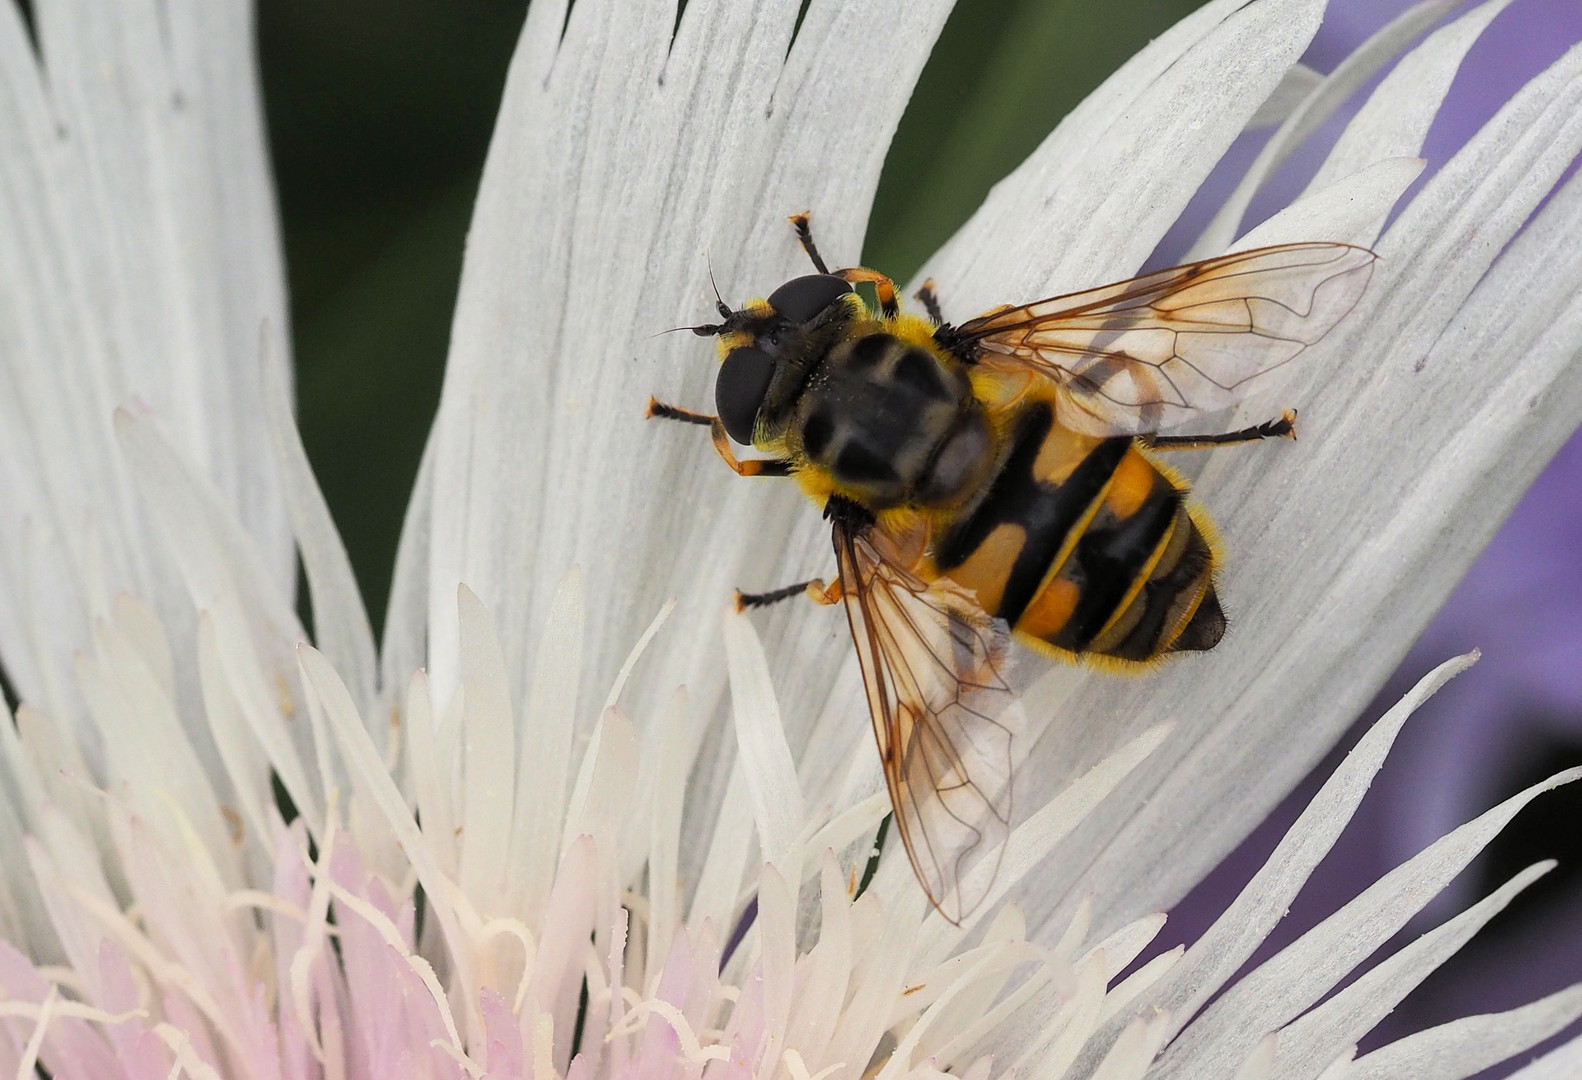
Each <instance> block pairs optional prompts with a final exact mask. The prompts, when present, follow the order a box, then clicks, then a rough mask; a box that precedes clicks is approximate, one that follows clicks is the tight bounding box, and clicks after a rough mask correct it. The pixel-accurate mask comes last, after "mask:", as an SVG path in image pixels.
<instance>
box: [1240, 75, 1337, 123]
mask: <svg viewBox="0 0 1582 1080" xmlns="http://www.w3.org/2000/svg"><path fill="white" fill-rule="evenodd" d="M1323 81H1324V73H1323V72H1321V71H1316V70H1314V69H1313V68H1310V67H1308V66H1307V65H1306V64H1301V63H1297V64H1292V65H1291V70H1290V71H1287V72H1286V73H1285V78H1283V79H1281V80H1280V85H1279V86H1276V87H1275V88H1274V93H1272V94H1270V95H1269V98H1268V100H1267V101H1265V102H1264V103H1263V104H1262V105H1260V106H1258V111H1257V112H1255V113H1253V114H1252V119H1251V120H1248V121H1247V130H1248V131H1256V130H1257V129H1258V128H1264V127H1270V126H1272V125H1274V124H1279V123H1282V122H1284V120H1285V118H1286V117H1288V116H1290V115H1291V114H1292V113H1293V112H1295V111H1296V110H1297V108H1298V107H1299V106H1300V105H1301V104H1302V102H1304V101H1306V100H1307V95H1309V94H1311V93H1312V92H1313V91H1314V90H1315V89H1317V88H1318V84H1319V83H1321V82H1323Z"/></svg>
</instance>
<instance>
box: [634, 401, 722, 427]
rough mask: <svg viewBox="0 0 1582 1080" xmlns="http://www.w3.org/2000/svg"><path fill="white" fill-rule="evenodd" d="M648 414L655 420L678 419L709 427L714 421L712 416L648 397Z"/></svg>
mask: <svg viewBox="0 0 1582 1080" xmlns="http://www.w3.org/2000/svg"><path fill="white" fill-rule="evenodd" d="M648 415H649V417H650V418H652V419H655V420H679V421H681V422H682V423H683V424H697V425H698V426H699V427H710V426H712V425H713V423H714V417H712V416H705V415H703V414H702V413H695V412H690V411H688V410H687V409H678V408H676V407H675V406H674V405H666V404H665V403H664V402H663V401H656V400H655V399H654V398H649V399H648Z"/></svg>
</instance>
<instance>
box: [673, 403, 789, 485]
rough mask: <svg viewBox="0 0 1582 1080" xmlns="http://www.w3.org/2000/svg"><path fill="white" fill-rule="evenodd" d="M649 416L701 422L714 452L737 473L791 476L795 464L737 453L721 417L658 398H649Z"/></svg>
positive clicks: (685, 422) (686, 422)
mask: <svg viewBox="0 0 1582 1080" xmlns="http://www.w3.org/2000/svg"><path fill="white" fill-rule="evenodd" d="M648 416H649V417H650V418H653V419H658V420H679V421H680V422H681V423H683V424H697V425H698V426H699V427H706V428H708V429H709V435H710V436H711V437H712V439H713V442H714V451H715V453H717V454H719V455H720V458H721V459H722V460H723V461H724V462H725V464H727V465H729V466H730V467H731V469H732V470H733V471H734V472H735V473H736V475H737V476H790V475H791V463H790V462H789V461H780V460H776V459H773V458H771V459H764V458H748V459H747V460H746V461H743V460H741V459H740V458H738V457H737V456H736V452H735V451H734V450H732V449H731V439H730V436H729V435H727V434H725V425H724V424H722V423H721V422H720V418H719V417H717V416H708V415H706V414H704V413H695V412H691V411H689V410H687V409H678V408H676V407H675V406H674V405H666V404H665V403H664V402H662V401H657V400H655V399H654V398H649V399H648Z"/></svg>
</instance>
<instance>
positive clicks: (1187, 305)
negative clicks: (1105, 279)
mask: <svg viewBox="0 0 1582 1080" xmlns="http://www.w3.org/2000/svg"><path fill="white" fill-rule="evenodd" d="M1376 258H1377V256H1375V255H1374V254H1373V252H1371V251H1368V250H1366V249H1364V248H1358V247H1351V246H1350V245H1347V244H1285V245H1281V246H1279V247H1267V248H1259V249H1257V250H1254V251H1240V252H1236V253H1235V254H1231V255H1222V256H1220V257H1219V258H1217V259H1208V260H1206V261H1204V262H1198V263H1192V264H1190V265H1188V266H1177V267H1173V268H1172V269H1169V270H1160V271H1159V272H1157V273H1154V274H1147V275H1145V276H1143V277H1139V278H1133V279H1132V280H1131V281H1123V282H1120V283H1119V284H1116V285H1106V286H1104V287H1103V288H1099V289H1092V290H1090V291H1088V292H1081V293H1072V294H1071V295H1069V296H1057V297H1053V298H1052V299H1049V300H1039V301H1037V302H1036V303H1032V304H1026V305H1024V306H1022V307H1009V308H1001V309H1000V310H998V311H991V312H988V313H987V314H984V315H981V316H979V317H978V318H976V319H973V320H971V321H970V322H966V323H963V324H962V325H961V326H960V327H958V328H957V329H958V331H959V333H960V336H961V340H963V341H964V342H965V343H967V344H970V345H975V346H976V347H977V349H978V351H979V363H980V364H982V365H984V366H986V367H987V368H989V369H990V370H998V371H999V372H1000V373H1002V374H1004V375H1006V376H1009V377H1013V378H1014V377H1016V376H1021V377H1022V378H1023V379H1024V380H1025V379H1026V377H1027V376H1029V375H1039V376H1043V377H1045V378H1048V379H1051V380H1053V381H1054V383H1055V384H1056V386H1057V394H1058V398H1057V403H1056V408H1057V411H1058V415H1059V419H1060V422H1061V423H1062V424H1064V425H1065V426H1066V427H1069V428H1073V429H1075V430H1077V431H1081V432H1084V433H1086V434H1090V435H1138V434H1141V433H1143V432H1148V431H1158V430H1160V429H1162V428H1169V427H1174V426H1176V425H1177V424H1181V423H1185V422H1186V421H1188V420H1190V419H1192V417H1193V416H1194V415H1196V414H1197V413H1199V412H1202V411H1206V410H1212V409H1219V408H1223V407H1224V406H1227V405H1230V404H1233V403H1234V402H1236V401H1237V400H1239V399H1240V398H1241V397H1242V394H1243V392H1244V391H1243V386H1244V384H1245V383H1246V382H1247V381H1248V380H1249V379H1253V378H1256V377H1257V376H1259V375H1263V374H1265V373H1267V372H1269V371H1272V370H1274V369H1275V368H1277V367H1280V366H1281V365H1283V364H1286V363H1289V362H1290V361H1292V360H1294V359H1295V358H1296V357H1297V356H1298V355H1299V354H1300V353H1301V352H1302V350H1303V349H1306V348H1307V347H1308V346H1309V345H1312V344H1314V343H1315V342H1317V341H1318V340H1319V339H1320V338H1322V337H1323V336H1324V335H1325V334H1327V333H1328V332H1329V331H1330V329H1331V328H1332V327H1333V326H1334V325H1335V324H1336V323H1338V322H1339V321H1340V320H1341V319H1343V318H1345V316H1346V313H1347V312H1349V311H1350V310H1351V309H1352V307H1354V306H1355V305H1356V303H1357V300H1358V298H1359V297H1361V296H1362V292H1363V290H1364V289H1365V288H1367V285H1368V279H1369V278H1370V277H1371V276H1372V273H1373V263H1374V260H1375V259H1376ZM1028 381H1030V380H1028Z"/></svg>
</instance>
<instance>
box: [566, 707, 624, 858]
mask: <svg viewBox="0 0 1582 1080" xmlns="http://www.w3.org/2000/svg"><path fill="white" fill-rule="evenodd" d="M582 776H584V777H586V778H587V783H586V784H582V783H580V782H579V784H578V790H577V791H576V792H575V793H573V795H572V799H571V806H570V808H569V809H568V810H567V812H566V832H565V835H564V836H563V837H562V839H561V852H562V857H563V858H564V853H565V852H567V851H570V850H571V847H572V845H573V844H575V843H576V842H577V840H578V838H579V837H583V836H591V837H592V838H593V839H594V840H595V841H596V843H597V846H598V848H599V849H600V850H601V851H603V852H606V853H613V852H614V850H615V842H616V836H617V834H618V831H619V829H620V825H621V820H622V819H623V818H624V817H625V815H626V810H627V808H628V802H627V800H628V798H629V797H630V795H631V792H632V789H633V787H634V786H635V785H636V783H637V733H636V732H635V731H633V730H632V725H631V724H630V723H629V722H628V721H627V720H626V718H625V717H624V716H622V715H621V714H620V712H619V711H618V710H616V709H606V710H605V712H604V716H603V718H601V719H600V720H599V726H598V727H597V728H595V729H594V734H593V741H591V742H590V743H588V751H587V754H586V755H585V756H584V760H583V771H582Z"/></svg>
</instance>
